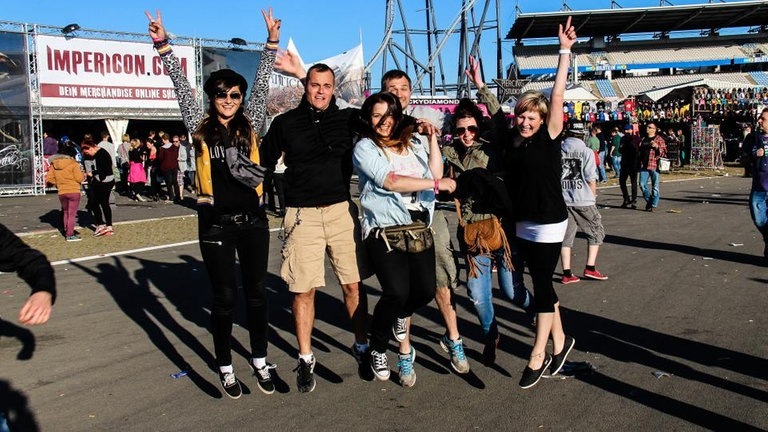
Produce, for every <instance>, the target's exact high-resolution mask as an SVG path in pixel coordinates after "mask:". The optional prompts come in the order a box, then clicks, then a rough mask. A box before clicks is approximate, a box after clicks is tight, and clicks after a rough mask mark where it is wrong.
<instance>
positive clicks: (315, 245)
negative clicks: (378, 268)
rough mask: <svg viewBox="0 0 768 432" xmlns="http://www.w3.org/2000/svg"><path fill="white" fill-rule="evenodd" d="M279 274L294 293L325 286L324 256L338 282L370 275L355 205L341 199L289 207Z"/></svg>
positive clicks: (284, 222)
mask: <svg viewBox="0 0 768 432" xmlns="http://www.w3.org/2000/svg"><path fill="white" fill-rule="evenodd" d="M283 226H284V229H285V231H284V236H285V240H284V243H283V249H282V258H283V263H282V266H281V267H280V277H281V278H283V280H284V281H285V283H287V284H288V289H289V290H290V291H291V292H294V293H304V292H308V291H310V290H311V289H312V288H319V287H323V286H325V255H326V254H327V255H328V258H329V259H330V262H331V266H332V267H333V272H334V273H335V275H336V279H337V281H338V282H339V284H342V285H343V284H350V283H355V282H360V281H361V280H363V279H366V278H368V277H369V276H370V273H369V268H370V266H369V265H368V257H367V255H366V253H365V248H364V246H363V243H362V234H361V229H360V221H359V219H358V209H357V206H356V205H355V204H354V203H353V202H351V201H344V202H340V203H337V204H331V205H328V206H323V207H288V208H287V209H286V212H285V219H284V220H283Z"/></svg>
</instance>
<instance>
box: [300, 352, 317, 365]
mask: <svg viewBox="0 0 768 432" xmlns="http://www.w3.org/2000/svg"><path fill="white" fill-rule="evenodd" d="M314 358H315V355H314V354H312V353H309V354H299V360H304V361H305V362H307V363H312V360H313V359H314Z"/></svg>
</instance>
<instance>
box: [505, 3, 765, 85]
mask: <svg viewBox="0 0 768 432" xmlns="http://www.w3.org/2000/svg"><path fill="white" fill-rule="evenodd" d="M766 14H768V0H761V1H743V2H729V3H707V4H699V5H685V6H656V7H647V8H626V9H598V10H585V11H562V12H551V13H532V14H520V15H518V16H517V18H516V20H515V22H514V25H513V26H512V28H511V29H510V30H509V33H508V34H507V39H512V40H514V41H515V44H514V48H513V54H514V63H513V64H512V65H511V66H510V71H509V74H510V77H513V78H518V79H520V78H525V79H530V80H531V82H530V83H529V84H528V85H527V86H526V87H524V88H523V90H527V89H539V88H546V87H547V86H550V87H551V80H552V75H553V74H554V72H555V66H556V64H557V62H556V61H555V58H556V56H557V50H558V46H557V42H556V40H553V39H551V38H549V39H545V37H548V36H551V31H552V29H553V28H557V25H558V24H559V23H562V22H563V21H564V20H565V18H566V17H567V16H571V17H572V22H573V24H574V25H575V26H576V29H577V33H578V34H579V37H580V43H579V44H577V45H576V47H574V49H573V51H574V55H573V59H572V61H573V69H574V70H575V72H576V74H575V78H576V79H575V80H574V81H578V82H579V84H581V85H582V86H583V87H585V88H587V89H588V90H590V91H591V92H592V93H594V94H595V95H597V96H599V97H602V98H605V99H624V98H627V97H631V96H635V95H639V94H643V93H645V92H648V91H651V90H655V89H661V88H674V87H675V86H680V85H684V84H686V83H692V82H697V81H700V80H704V79H706V80H709V82H710V83H714V82H718V83H719V84H722V88H729V89H730V88H742V87H745V86H750V87H753V86H760V87H764V86H766V85H768V73H766V71H768V26H766V22H768V21H767V20H766V19H765V16H766ZM728 32H730V33H734V34H725V33H728ZM721 33H722V35H721ZM692 35H695V36H692ZM585 38H586V39H588V40H586V41H585ZM553 42H554V43H553Z"/></svg>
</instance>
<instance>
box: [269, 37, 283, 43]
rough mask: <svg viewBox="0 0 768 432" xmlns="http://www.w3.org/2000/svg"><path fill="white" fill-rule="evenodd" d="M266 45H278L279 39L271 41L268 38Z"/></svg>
mask: <svg viewBox="0 0 768 432" xmlns="http://www.w3.org/2000/svg"><path fill="white" fill-rule="evenodd" d="M267 43H273V44H276V43H280V39H277V40H272V39H270V38H267Z"/></svg>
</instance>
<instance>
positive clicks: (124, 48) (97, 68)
mask: <svg viewBox="0 0 768 432" xmlns="http://www.w3.org/2000/svg"><path fill="white" fill-rule="evenodd" d="M36 43H37V59H38V79H39V82H40V98H41V99H40V101H41V103H42V105H43V106H58V107H77V106H89V107H100V108H147V109H153V108H155V109H157V108H178V106H179V105H178V102H177V99H176V92H175V91H174V89H173V83H172V82H171V79H170V77H168V72H167V71H166V70H165V68H164V67H163V63H162V60H161V59H160V56H159V55H158V54H157V52H156V51H155V49H154V48H153V46H152V44H151V43H149V42H147V43H139V42H122V41H106V40H96V39H83V38H79V37H77V38H67V37H61V36H45V35H40V36H38V37H37V40H36ZM173 52H174V54H175V55H176V57H178V59H179V62H180V64H181V67H182V70H183V71H184V74H185V75H186V76H187V79H188V80H189V82H190V83H194V82H195V51H194V48H193V47H190V46H174V47H173Z"/></svg>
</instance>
